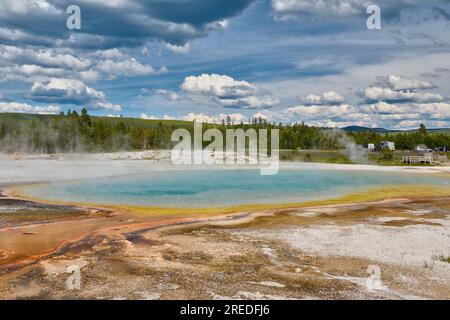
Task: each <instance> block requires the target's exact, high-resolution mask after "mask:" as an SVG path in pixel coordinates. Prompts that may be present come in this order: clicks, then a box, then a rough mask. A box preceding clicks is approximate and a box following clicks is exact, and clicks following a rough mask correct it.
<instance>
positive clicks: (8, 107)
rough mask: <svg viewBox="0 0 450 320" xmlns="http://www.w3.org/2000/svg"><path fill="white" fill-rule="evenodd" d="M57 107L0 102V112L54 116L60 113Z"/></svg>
mask: <svg viewBox="0 0 450 320" xmlns="http://www.w3.org/2000/svg"><path fill="white" fill-rule="evenodd" d="M60 111H61V109H60V107H59V106H53V105H49V106H32V105H29V104H27V103H21V102H0V112H14V113H38V114H55V113H58V112H60Z"/></svg>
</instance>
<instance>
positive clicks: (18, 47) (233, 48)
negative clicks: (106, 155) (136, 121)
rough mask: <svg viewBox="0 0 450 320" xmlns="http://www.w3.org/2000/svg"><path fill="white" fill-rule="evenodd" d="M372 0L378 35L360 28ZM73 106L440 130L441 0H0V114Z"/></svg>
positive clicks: (449, 30)
mask: <svg viewBox="0 0 450 320" xmlns="http://www.w3.org/2000/svg"><path fill="white" fill-rule="evenodd" d="M373 4H375V5H377V6H379V8H380V17H381V29H379V30H376V29H375V30H374V29H369V28H368V27H367V24H366V21H367V19H368V18H369V16H370V15H371V14H370V13H367V11H366V10H367V7H368V6H369V5H373ZM70 5H77V6H78V7H79V8H80V17H81V19H80V21H81V28H80V29H74V30H69V28H68V27H67V23H66V22H67V19H68V17H70V14H68V13H67V12H66V10H67V8H68V7H69V6H70ZM83 107H86V108H87V109H88V110H89V113H90V114H93V115H102V116H111V117H115V116H121V115H122V116H126V117H136V118H144V119H182V120H194V119H196V120H198V121H204V122H221V121H222V120H223V119H226V118H227V117H230V118H231V120H232V121H233V122H235V123H237V122H248V121H250V120H251V118H253V117H261V118H264V119H267V120H268V121H271V122H276V123H278V122H282V123H298V122H302V121H303V122H305V123H307V124H308V125H314V126H326V127H345V126H349V125H358V126H367V127H384V128H391V129H411V128H416V127H418V126H419V125H420V124H421V123H423V124H425V125H426V126H427V127H430V128H443V127H450V0H429V1H421V0H374V1H367V0H341V1H338V0H233V1H230V0H214V1H211V0H153V1H145V0H108V1H106V0H79V1H75V0H70V1H66V0H0V112H24V113H59V112H61V111H67V110H68V109H71V110H80V109H81V108H83Z"/></svg>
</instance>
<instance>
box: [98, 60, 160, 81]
mask: <svg viewBox="0 0 450 320" xmlns="http://www.w3.org/2000/svg"><path fill="white" fill-rule="evenodd" d="M96 69H97V70H98V71H100V72H102V73H104V74H106V75H108V76H109V78H110V79H114V78H116V77H117V76H120V75H123V76H126V77H131V76H147V75H151V74H161V73H166V72H167V69H166V68H161V69H159V70H155V69H154V68H153V67H152V66H150V65H144V64H142V63H140V62H138V61H137V60H136V59H134V58H130V59H126V60H119V61H117V60H103V61H100V62H99V63H98V64H97V66H96Z"/></svg>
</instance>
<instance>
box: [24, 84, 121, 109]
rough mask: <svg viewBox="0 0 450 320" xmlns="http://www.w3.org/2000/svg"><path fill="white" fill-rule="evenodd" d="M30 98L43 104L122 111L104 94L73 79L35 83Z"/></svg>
mask: <svg viewBox="0 0 450 320" xmlns="http://www.w3.org/2000/svg"><path fill="white" fill-rule="evenodd" d="M29 98H30V99H32V100H34V101H41V102H51V103H61V104H75V105H83V104H85V105H86V107H87V108H94V109H105V110H114V111H120V110H121V107H120V105H117V104H112V103H110V102H108V101H106V96H105V94H104V93H103V92H101V91H97V90H95V89H93V88H91V87H88V86H87V85H85V84H84V83H83V82H81V81H79V80H73V79H63V78H52V79H51V80H50V81H48V82H35V83H34V84H33V86H32V87H31V92H30V94H29Z"/></svg>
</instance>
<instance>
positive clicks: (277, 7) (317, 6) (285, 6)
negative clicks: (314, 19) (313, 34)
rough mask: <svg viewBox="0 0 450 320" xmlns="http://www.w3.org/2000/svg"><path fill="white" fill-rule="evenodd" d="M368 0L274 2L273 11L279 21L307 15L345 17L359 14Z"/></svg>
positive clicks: (286, 0)
mask: <svg viewBox="0 0 450 320" xmlns="http://www.w3.org/2000/svg"><path fill="white" fill-rule="evenodd" d="M365 2H366V0H342V1H341V0H272V10H273V12H274V14H275V17H276V18H277V19H279V20H291V19H298V18H300V17H302V16H305V15H319V16H337V17H345V16H350V15H356V14H359V13H360V12H361V11H362V8H363V5H364V3H365Z"/></svg>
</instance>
